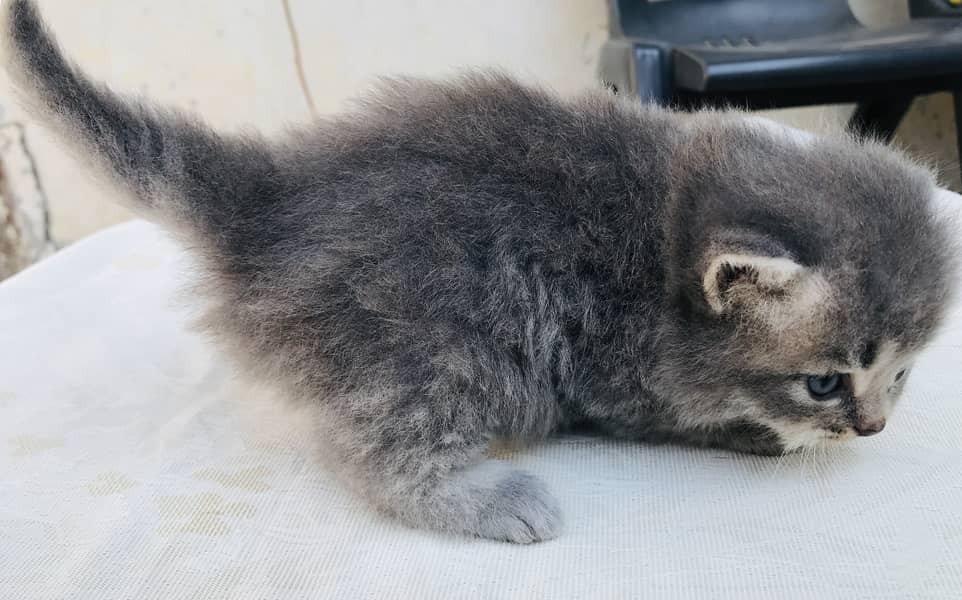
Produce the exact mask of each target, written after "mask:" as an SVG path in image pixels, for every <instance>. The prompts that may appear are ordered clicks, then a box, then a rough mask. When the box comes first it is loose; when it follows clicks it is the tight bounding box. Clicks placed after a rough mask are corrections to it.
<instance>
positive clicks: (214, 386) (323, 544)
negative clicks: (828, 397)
mask: <svg viewBox="0 0 962 600" xmlns="http://www.w3.org/2000/svg"><path fill="white" fill-rule="evenodd" d="M945 200H946V202H947V203H948V204H949V205H952V206H954V207H962V198H960V197H958V196H955V195H951V194H945ZM960 235H962V232H960ZM189 265H190V263H189V261H188V260H187V258H186V257H185V256H184V254H183V253H182V252H181V251H180V250H179V249H178V248H177V246H176V245H175V244H174V243H172V242H171V241H169V240H168V239H167V238H166V237H165V236H164V235H163V234H162V233H160V232H159V230H157V229H156V228H155V227H153V226H151V225H148V224H146V223H143V222H134V223H131V224H127V225H123V226H119V227H116V228H114V229H111V230H108V231H106V232H103V233H101V234H98V235H96V236H94V237H93V238H90V239H88V240H86V241H83V242H81V243H79V244H76V245H75V246H72V247H70V248H69V249H67V250H66V251H64V252H61V253H60V254H58V255H56V256H54V257H53V258H51V259H48V260H46V261H45V262H42V263H41V264H39V265H37V266H36V267H34V268H32V269H30V270H28V271H27V272H25V273H23V274H21V275H20V276H18V277H16V278H14V279H12V280H10V281H8V282H6V283H4V284H2V285H0V598H11V599H13V598H16V599H21V598H22V599H41V598H137V599H147V598H284V599H288V598H351V599H355V598H406V597H410V598H445V599H448V598H525V599H527V598H552V599H554V598H640V597H678V598H720V597H730V598H814V597H818V598H846V599H851V598H910V597H911V598H960V597H962V368H960V367H962V360H960V353H962V312H959V311H956V313H955V315H954V317H953V320H952V322H951V323H950V325H949V327H948V328H947V330H946V332H945V333H944V335H943V336H942V337H940V339H939V340H938V342H937V343H936V344H935V345H934V347H932V348H931V350H929V351H928V352H927V353H926V354H925V355H924V356H923V358H922V359H921V360H920V362H919V364H918V366H917V369H916V370H915V372H914V373H913V375H912V378H911V381H910V383H909V386H908V391H907V396H906V397H905V398H904V399H903V401H902V403H901V405H900V406H899V407H898V410H897V411H896V413H895V415H894V417H893V418H892V419H891V421H890V423H889V426H888V427H887V428H886V430H885V432H884V433H883V434H880V435H878V436H876V437H873V438H870V439H860V440H857V441H856V442H854V443H852V444H851V445H850V446H848V447H846V448H844V449H841V450H839V451H838V452H837V453H834V454H833V455H831V456H816V457H813V456H810V455H800V456H793V457H789V458H784V459H780V460H776V459H768V458H759V457H752V456H739V455H733V454H729V453H726V452H721V451H706V450H695V449H686V448H674V447H647V446H643V445H636V444H628V443H617V442H606V441H601V440H593V439H587V438H564V439H559V440H557V441H554V442H552V443H549V444H547V445H544V446H542V447H540V448H535V449H532V450H530V451H524V452H520V453H513V454H510V455H506V456H505V457H504V458H505V459H506V460H510V461H512V462H514V463H516V464H518V465H519V466H522V467H525V468H527V469H530V470H531V471H532V472H534V473H537V474H538V475H540V476H541V477H543V478H544V479H545V480H546V481H547V482H548V483H549V485H550V487H551V488H552V489H553V490H554V492H555V493H556V494H557V495H558V497H559V498H560V500H561V504H562V506H563V508H564V512H565V516H566V528H565V531H564V533H563V535H562V536H561V537H560V538H559V539H557V540H554V541H551V542H548V543H544V544H539V545H534V546H526V547H522V546H511V545H508V544H501V543H494V542H487V541H480V540H470V539H460V538H453V537H444V536H440V535H436V534H433V533H429V532H422V531H414V530H411V529H407V528H405V527H403V526H400V525H397V524H395V523H393V522H391V521H388V520H386V519H384V518H381V517H378V516H376V515H374V514H373V513H372V512H370V511H369V510H367V508H365V507H364V506H362V505H361V504H360V503H359V502H358V501H357V500H356V499H355V498H354V497H353V496H351V495H350V494H349V493H347V492H346V491H345V490H343V489H342V487H341V486H340V485H339V484H338V483H336V482H335V481H334V480H333V479H332V478H331V477H330V475H329V474H328V473H327V472H326V471H325V470H324V468H323V467H322V466H321V465H320V464H319V461H318V460H317V457H316V454H315V452H316V449H315V444H314V441H313V439H312V433H311V431H310V427H309V426H308V425H307V422H306V420H305V419H304V417H303V414H299V413H298V412H296V411H295V410H293V409H291V408H289V407H285V406H284V405H283V403H279V402H276V401H272V400H270V399H269V398H265V397H264V395H265V394H264V393H263V392H256V391H253V390H250V389H245V388H243V387H242V386H241V385H240V384H238V383H235V382H234V381H235V380H234V378H232V377H231V376H230V374H229V371H228V369H227V368H226V367H225V365H224V361H223V359H222V358H221V357H220V356H219V355H218V353H217V351H216V350H215V349H214V348H212V347H211V346H210V345H209V344H208V343H207V342H206V341H205V340H204V339H203V338H202V337H200V336H199V335H197V334H195V333H193V332H191V331H190V330H189V328H188V326H187V323H188V320H189V316H190V312H191V310H192V309H191V308H190V306H191V305H190V301H189V298H184V297H181V296H179V295H178V290H179V288H180V286H181V282H182V281H183V280H184V278H185V277H186V276H187V274H186V273H187V271H189Z"/></svg>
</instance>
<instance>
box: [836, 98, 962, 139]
mask: <svg viewBox="0 0 962 600" xmlns="http://www.w3.org/2000/svg"><path fill="white" fill-rule="evenodd" d="M913 99H914V97H913V96H895V97H889V98H873V99H872V100H866V101H864V102H859V103H858V105H857V106H856V107H855V113H854V114H853V115H852V118H851V120H849V122H848V130H849V131H851V132H852V133H854V134H856V135H871V136H873V137H875V138H877V139H879V140H881V141H883V142H889V141H891V140H892V137H893V136H894V135H895V130H896V129H897V128H898V126H899V123H900V122H901V121H902V117H904V116H905V113H906V112H908V110H909V106H911V105H912V100H913ZM956 102H958V100H956ZM956 106H958V104H957V105H956Z"/></svg>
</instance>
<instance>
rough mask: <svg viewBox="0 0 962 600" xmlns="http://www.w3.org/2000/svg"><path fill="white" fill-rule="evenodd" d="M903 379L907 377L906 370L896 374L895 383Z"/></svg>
mask: <svg viewBox="0 0 962 600" xmlns="http://www.w3.org/2000/svg"><path fill="white" fill-rule="evenodd" d="M903 377H905V369H902V370H901V371H899V372H898V373H896V374H895V381H898V380H899V379H902V378H903Z"/></svg>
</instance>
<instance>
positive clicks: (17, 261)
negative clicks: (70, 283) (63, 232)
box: [0, 122, 55, 279]
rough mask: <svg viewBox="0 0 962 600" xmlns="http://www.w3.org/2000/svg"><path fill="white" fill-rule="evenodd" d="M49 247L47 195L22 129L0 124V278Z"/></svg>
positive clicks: (37, 256)
mask: <svg viewBox="0 0 962 600" xmlns="http://www.w3.org/2000/svg"><path fill="white" fill-rule="evenodd" d="M11 130H12V133H11ZM53 250H55V245H54V243H53V241H52V239H51V232H50V212H49V206H48V202H47V195H46V193H45V191H44V189H43V185H42V184H41V182H40V175H39V173H38V170H37V161H36V158H35V157H34V155H33V153H32V152H31V150H30V147H29V145H28V144H27V139H26V129H25V128H24V126H23V124H22V123H20V122H7V123H0V279H3V278H5V277H9V276H10V275H13V274H15V273H17V272H19V271H21V270H23V269H24V268H26V267H27V266H29V265H30V264H32V263H34V262H36V261H37V260H39V259H41V258H43V257H44V256H46V255H47V254H49V253H51V252H52V251H53Z"/></svg>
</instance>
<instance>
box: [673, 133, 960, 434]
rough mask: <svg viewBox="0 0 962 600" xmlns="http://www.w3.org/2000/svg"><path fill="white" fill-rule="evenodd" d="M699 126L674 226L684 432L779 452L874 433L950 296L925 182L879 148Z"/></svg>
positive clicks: (677, 366) (677, 370)
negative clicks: (729, 436) (733, 431)
mask: <svg viewBox="0 0 962 600" xmlns="http://www.w3.org/2000/svg"><path fill="white" fill-rule="evenodd" d="M709 127H710V128H709V130H708V131H707V132H705V133H703V134H701V135H694V136H693V138H692V141H691V147H690V148H688V150H689V152H690V155H689V156H690V157H691V162H692V163H695V166H694V168H693V169H692V172H695V173H697V175H698V177H697V178H690V179H688V180H687V182H686V180H684V179H681V178H680V179H681V181H680V185H679V187H678V190H676V194H677V197H676V203H677V205H676V206H675V207H674V210H675V212H674V213H672V214H670V215H669V218H670V220H671V222H672V223H673V226H674V227H676V229H675V230H674V232H671V231H670V233H671V234H672V237H671V239H670V240H669V245H670V248H669V250H670V252H669V254H670V257H671V258H670V261H671V264H670V269H671V272H670V277H672V278H673V279H672V283H673V287H674V290H675V294H676V300H677V302H678V304H679V306H680V309H679V323H677V324H676V326H677V327H678V329H677V330H676V331H675V335H676V336H677V337H674V338H673V339H674V342H673V343H674V344H675V348H674V349H673V351H674V352H676V354H675V355H674V358H673V360H672V362H673V363H674V364H673V366H672V367H671V370H672V373H671V376H672V377H674V378H676V379H677V380H683V381H686V382H687V383H688V386H687V388H686V391H685V394H687V396H686V397H687V398H689V399H688V400H684V402H687V406H686V408H685V409H684V410H685V411H686V413H690V414H691V415H693V416H692V417H691V419H690V421H691V423H690V425H692V426H694V427H704V426H706V425H709V426H710V425H712V424H723V423H725V422H731V421H735V420H737V421H742V422H744V421H749V422H752V423H756V424H759V425H762V426H764V427H765V428H767V429H769V430H771V431H774V432H775V433H776V434H777V437H778V440H779V443H780V445H781V447H782V449H783V450H785V451H792V450H796V449H799V448H803V447H810V446H813V445H816V444H819V443H822V442H825V441H832V440H848V439H852V438H855V437H857V436H860V435H861V436H866V435H873V434H875V433H878V432H880V431H881V430H882V429H883V428H884V427H885V424H886V421H887V420H888V418H889V416H890V415H891V413H892V410H893V408H894V406H895V404H896V403H897V401H898V399H899V396H900V395H901V394H902V390H903V387H904V386H905V383H906V381H907V379H908V373H909V371H910V370H911V367H912V364H913V361H914V360H915V357H916V356H917V355H918V353H919V351H920V350H921V349H922V348H923V347H924V346H925V344H926V343H927V342H928V341H929V340H930V339H931V337H932V336H933V334H934V331H935V329H936V327H937V325H938V323H939V321H940V320H941V317H942V314H943V312H944V309H945V307H946V304H947V301H948V296H949V292H950V288H951V275H950V274H951V273H953V272H954V271H953V270H952V268H951V265H952V262H953V261H952V258H951V257H952V249H951V247H950V244H949V243H948V241H947V239H948V238H947V235H946V231H945V228H944V225H942V224H941V223H940V222H939V221H938V219H936V218H935V217H934V216H933V214H932V204H931V202H932V196H933V194H934V193H935V188H934V185H933V183H932V180H931V178H930V177H929V176H928V175H927V174H926V173H925V172H924V171H922V170H921V169H919V168H917V167H915V166H913V165H910V164H909V163H907V162H905V161H904V160H902V159H901V158H899V157H898V156H897V155H895V154H894V153H893V152H891V151H889V150H887V149H885V148H881V147H878V146H875V145H860V144H856V143H855V142H851V141H832V140H827V141H815V140H810V139H804V138H800V137H798V136H793V137H790V138H784V137H779V135H778V131H777V129H776V128H771V127H762V128H754V129H753V128H751V127H744V126H742V127H738V126H731V125H730V124H729V125H722V126H718V125H711V126H709ZM688 182H690V183H688ZM679 397H682V396H681V395H679Z"/></svg>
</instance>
